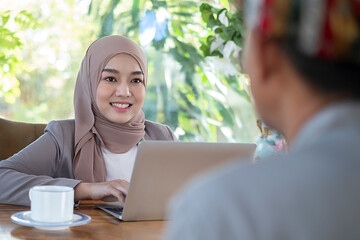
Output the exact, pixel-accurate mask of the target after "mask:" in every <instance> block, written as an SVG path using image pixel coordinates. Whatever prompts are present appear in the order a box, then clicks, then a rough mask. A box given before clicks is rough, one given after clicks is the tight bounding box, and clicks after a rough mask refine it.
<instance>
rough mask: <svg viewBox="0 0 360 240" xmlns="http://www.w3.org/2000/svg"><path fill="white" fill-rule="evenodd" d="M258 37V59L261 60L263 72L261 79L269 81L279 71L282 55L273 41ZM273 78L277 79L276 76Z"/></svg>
mask: <svg viewBox="0 0 360 240" xmlns="http://www.w3.org/2000/svg"><path fill="white" fill-rule="evenodd" d="M258 37H259V39H258V44H259V49H260V51H259V52H260V54H261V56H260V58H259V61H260V62H261V66H262V74H263V78H262V79H263V80H264V81H270V80H272V79H274V76H275V75H277V74H278V73H279V71H281V68H282V66H283V65H282V64H283V60H284V55H283V52H282V51H281V50H280V48H279V45H278V44H277V43H276V42H275V41H273V40H269V39H266V38H264V37H261V36H258ZM275 79H277V77H275Z"/></svg>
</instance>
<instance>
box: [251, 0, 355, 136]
mask: <svg viewBox="0 0 360 240" xmlns="http://www.w3.org/2000/svg"><path fill="white" fill-rule="evenodd" d="M244 13H245V20H246V22H247V26H248V28H249V32H251V33H250V34H249V35H250V36H249V37H248V39H247V41H246V47H245V53H244V67H245V70H246V71H247V72H248V74H249V75H250V78H251V89H252V93H253V97H254V100H255V104H256V107H257V110H258V112H259V115H260V117H261V118H262V119H263V120H264V121H265V122H266V123H267V124H268V125H270V126H271V127H274V128H277V129H278V130H280V131H286V129H283V128H285V127H286V125H288V122H287V121H290V120H292V121H293V120H294V119H292V118H291V117H290V116H287V115H288V114H293V115H296V114H297V112H296V110H297V109H294V108H299V116H297V117H298V119H299V118H303V119H302V120H303V121H304V120H306V118H307V117H309V116H305V115H306V114H307V115H311V114H313V113H314V111H316V110H319V108H321V107H323V106H324V105H326V104H327V103H329V102H330V101H334V100H338V99H343V98H347V97H349V98H355V99H359V98H360V1H355V0H332V1H327V0H272V1H268V0H248V1H247V2H245V10H244ZM311 103H313V104H314V107H313V108H311V106H307V105H309V104H311ZM302 104H303V105H306V106H302ZM301 111H303V115H301V114H302V113H301ZM285 112H286V114H285Z"/></svg>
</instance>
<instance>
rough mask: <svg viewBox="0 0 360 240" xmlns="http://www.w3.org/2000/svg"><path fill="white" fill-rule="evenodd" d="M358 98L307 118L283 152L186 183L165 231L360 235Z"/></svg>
mask: <svg viewBox="0 0 360 240" xmlns="http://www.w3.org/2000/svg"><path fill="white" fill-rule="evenodd" d="M359 183H360V104H359V103H354V102H342V103H338V104H334V105H332V106H329V107H327V108H325V109H323V110H322V111H321V112H319V113H318V114H317V115H316V116H314V117H313V118H312V119H311V120H310V121H308V122H307V123H306V124H305V125H304V126H303V128H302V129H301V131H300V132H299V133H298V135H297V138H296V139H295V141H294V142H293V145H292V148H291V149H290V150H289V153H288V156H286V157H285V158H284V159H278V158H273V159H271V158H269V159H267V160H263V161H261V162H258V163H256V164H252V163H234V164H232V165H230V166H226V167H225V168H223V169H222V170H221V171H218V172H212V173H209V174H207V175H205V176H202V177H200V178H198V179H197V180H196V181H194V182H192V183H190V185H189V186H188V188H187V189H186V190H185V191H183V192H181V193H180V194H179V195H178V196H177V197H176V198H175V199H174V202H173V205H172V208H171V213H170V219H173V220H172V221H171V222H170V224H169V225H170V226H169V228H168V229H167V231H166V239H170V240H177V239H179V240H180V239H181V240H182V239H186V240H193V239H207V240H212V239H246V240H251V239H267V240H272V239H273V240H281V239H294V240H295V239H296V240H300V239H301V240H302V239H317V240H322V239H323V240H331V239H334V240H335V239H360V227H359V226H360V184H359Z"/></svg>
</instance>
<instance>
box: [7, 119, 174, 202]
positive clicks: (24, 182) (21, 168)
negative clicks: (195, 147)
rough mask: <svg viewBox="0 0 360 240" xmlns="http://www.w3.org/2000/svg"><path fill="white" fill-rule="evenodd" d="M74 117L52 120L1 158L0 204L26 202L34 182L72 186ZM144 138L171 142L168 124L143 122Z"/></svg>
mask: <svg viewBox="0 0 360 240" xmlns="http://www.w3.org/2000/svg"><path fill="white" fill-rule="evenodd" d="M74 134H75V120H74V119H71V120H61V121H52V122H50V123H49V124H48V125H47V126H46V128H45V133H44V134H43V135H42V136H41V137H40V138H38V139H37V140H36V141H34V142H33V143H32V144H30V145H29V146H27V147H26V148H24V149H23V150H21V151H20V152H19V153H17V154H15V155H14V156H12V157H10V158H8V159H7V160H3V161H0V183H1V184H0V203H8V204H17V205H29V204H30V200H29V196H28V192H29V189H30V188H31V187H33V186H36V185H62V186H69V187H75V186H76V185H77V184H78V183H79V182H81V181H80V180H76V179H74V173H73V165H72V160H73V158H74V154H75V149H74ZM144 140H168V141H174V140H176V137H175V135H174V133H173V132H172V131H171V129H170V128H169V127H168V126H165V125H162V124H158V123H154V122H151V121H145V136H144Z"/></svg>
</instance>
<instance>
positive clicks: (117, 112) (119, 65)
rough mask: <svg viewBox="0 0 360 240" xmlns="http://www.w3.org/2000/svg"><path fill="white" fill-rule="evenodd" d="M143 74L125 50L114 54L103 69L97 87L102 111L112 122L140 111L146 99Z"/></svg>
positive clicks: (99, 106)
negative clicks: (123, 52)
mask: <svg viewBox="0 0 360 240" xmlns="http://www.w3.org/2000/svg"><path fill="white" fill-rule="evenodd" d="M144 80H145V79H144V74H143V72H142V70H141V68H140V66H139V64H138V62H137V61H136V60H135V59H134V58H133V57H132V56H131V55H128V54H117V55H115V56H114V57H113V58H111V59H110V61H109V62H108V63H107V64H106V66H105V68H104V69H103V70H102V73H101V77H100V81H99V84H98V87H97V90H96V104H97V106H98V108H99V110H100V112H101V114H102V115H103V116H104V117H106V118H107V119H108V120H110V121H112V122H114V123H120V124H121V123H126V122H128V121H129V120H130V119H132V118H133V117H135V116H136V115H137V114H138V112H139V111H140V109H141V107H142V105H143V103H144V99H145V84H144Z"/></svg>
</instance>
